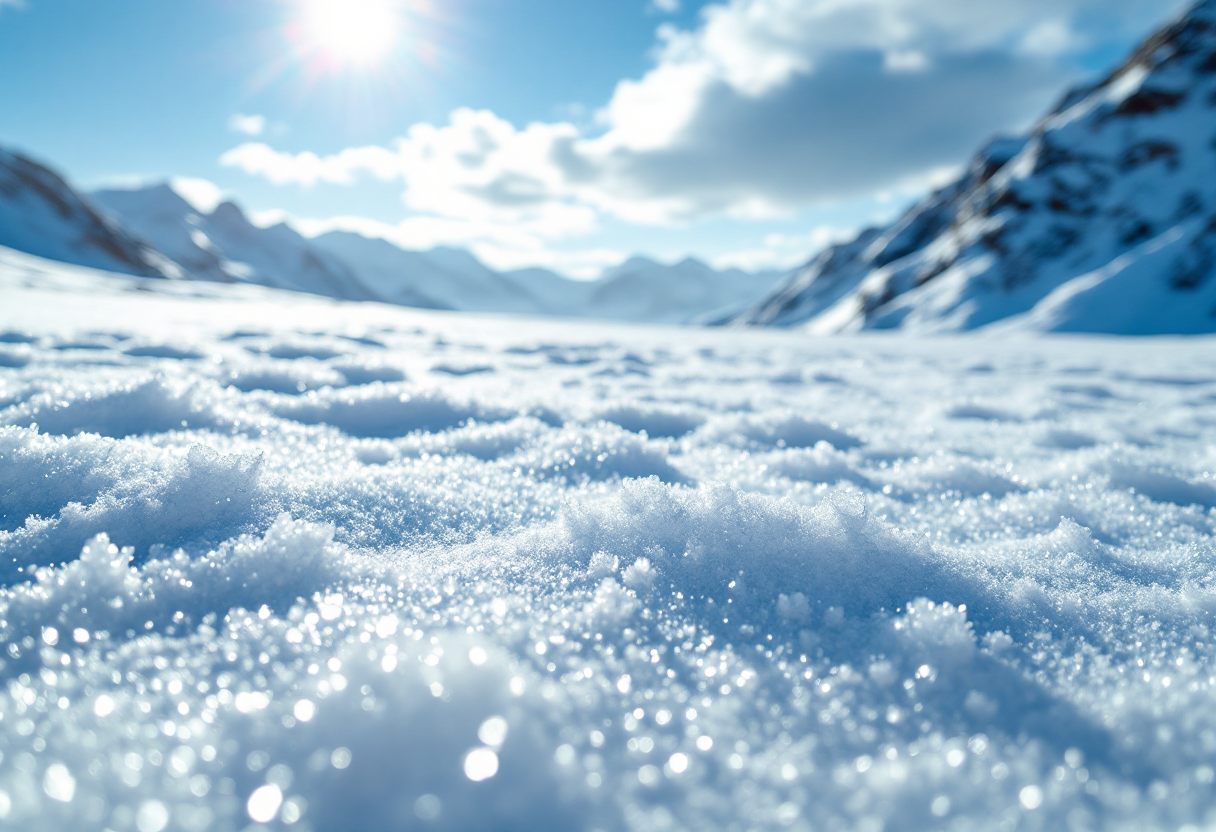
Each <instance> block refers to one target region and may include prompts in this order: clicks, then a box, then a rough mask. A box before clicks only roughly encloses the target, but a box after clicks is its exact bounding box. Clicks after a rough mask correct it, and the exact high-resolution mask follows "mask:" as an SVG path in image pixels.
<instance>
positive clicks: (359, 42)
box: [301, 0, 402, 65]
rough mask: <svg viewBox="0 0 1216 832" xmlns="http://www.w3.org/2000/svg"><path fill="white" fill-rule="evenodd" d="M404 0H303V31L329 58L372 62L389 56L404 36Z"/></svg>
mask: <svg viewBox="0 0 1216 832" xmlns="http://www.w3.org/2000/svg"><path fill="white" fill-rule="evenodd" d="M400 6H401V0H303V7H302V19H301V23H302V24H303V30H304V34H305V36H306V38H307V40H308V41H309V43H310V44H311V45H312V46H313V47H314V48H316V49H317V50H318V51H320V52H322V53H324V54H325V55H326V56H327V57H328V58H330V59H331V60H333V61H334V62H337V63H342V64H359V65H369V64H375V63H378V62H379V61H380V60H381V59H383V58H384V57H386V56H387V55H388V53H389V52H391V51H392V50H393V47H394V46H396V45H397V42H398V40H399V39H400V37H401V25H402V21H401V17H402V14H401V8H400Z"/></svg>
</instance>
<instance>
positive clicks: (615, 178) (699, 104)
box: [221, 0, 1177, 251]
mask: <svg viewBox="0 0 1216 832" xmlns="http://www.w3.org/2000/svg"><path fill="white" fill-rule="evenodd" d="M1172 2H1177V0H1172ZM1161 14H1162V9H1161V6H1160V2H1159V0H1019V2H1016V3H997V2H977V0H850V1H849V2H844V0H728V1H727V2H723V3H719V4H714V5H709V6H706V7H705V8H704V9H703V11H702V15H701V22H700V23H699V24H698V26H697V27H696V28H695V29H692V30H680V29H677V28H676V27H674V26H672V25H670V24H665V25H664V26H662V27H660V29H659V34H658V37H659V51H658V55H657V59H656V65H655V66H654V67H653V68H652V69H651V70H650V71H649V72H647V73H646V74H645V75H643V76H642V77H641V78H639V79H626V80H622V81H621V82H620V83H619V84H618V85H617V88H616V90H615V92H614V94H613V96H612V97H611V99H610V100H609V101H608V102H607V104H606V105H605V106H604V107H603V108H602V110H601V111H600V112H599V114H598V121H599V124H600V128H601V130H600V133H599V135H589V134H588V133H586V132H584V131H582V130H580V128H578V127H577V126H575V125H573V124H569V123H564V122H557V123H534V124H529V125H527V126H525V127H522V128H521V127H516V126H514V125H512V124H510V123H509V122H507V121H505V120H503V119H501V118H499V117H498V116H496V115H495V114H494V113H492V112H490V111H486V110H470V109H461V110H457V111H456V112H454V113H453V114H452V116H451V118H450V120H449V122H448V123H447V124H446V125H432V124H417V125H415V126H414V127H412V128H410V130H409V131H408V132H407V134H406V135H405V136H403V137H402V138H400V139H398V140H397V141H396V142H394V143H392V144H391V145H390V146H387V147H375V146H371V147H358V148H350V149H347V150H344V151H342V152H340V153H336V154H332V155H328V156H319V155H317V154H315V153H311V152H302V153H285V152H282V151H278V150H276V149H274V148H272V147H270V146H269V145H267V144H263V143H248V144H244V145H241V146H240V147H237V148H235V149H233V150H232V151H230V152H228V153H227V154H225V155H224V156H223V158H222V160H221V161H222V163H223V164H225V165H228V166H231V167H236V168H240V169H241V170H244V171H246V172H247V173H249V174H252V175H257V176H261V177H264V178H266V179H268V180H269V181H271V182H274V183H277V184H296V185H301V186H305V187H308V186H314V185H317V184H331V185H351V184H354V183H356V182H359V181H363V180H366V179H369V178H370V179H374V180H380V181H384V182H394V183H398V184H399V185H400V186H401V187H402V189H403V201H404V204H405V206H406V207H407V208H409V209H410V210H411V211H412V212H414V213H415V214H417V215H419V216H416V217H413V218H412V219H410V220H407V221H406V223H405V224H403V225H402V226H401V227H400V228H398V229H397V231H396V232H395V233H398V234H402V235H406V236H409V235H411V234H417V235H418V237H417V238H418V239H421V238H426V239H432V240H433V239H440V238H443V237H444V235H449V236H451V237H452V238H457V237H458V238H460V239H461V240H463V241H469V240H475V241H481V242H482V243H483V244H485V245H494V246H501V247H504V248H511V249H512V250H514V251H526V250H528V246H531V245H533V244H534V243H535V242H536V241H555V240H561V239H566V238H569V237H575V236H579V235H585V234H588V233H590V232H592V231H594V230H595V229H596V228H598V226H599V222H600V220H601V219H602V218H604V217H615V218H618V219H622V220H625V221H627V222H631V223H639V224H649V225H663V224H678V223H685V222H689V221H692V220H696V219H698V218H701V217H706V216H711V215H725V216H732V217H743V218H765V217H773V216H782V215H788V214H789V213H791V212H793V211H794V210H796V209H798V208H801V207H804V206H807V205H811V204H823V203H826V202H830V201H833V200H839V199H847V198H855V197H859V196H865V195H870V196H874V195H881V194H882V193H884V192H886V193H902V192H904V191H906V190H907V189H908V188H909V187H911V186H918V187H926V186H927V185H929V184H937V183H938V182H939V181H940V179H941V173H942V171H943V170H946V171H952V170H956V169H957V166H958V165H959V164H960V163H962V162H964V161H965V160H966V159H967V157H968V156H969V154H970V153H971V152H973V151H974V150H976V149H977V148H978V146H979V145H980V144H981V143H982V142H983V141H984V140H985V139H986V138H987V137H988V136H989V135H991V134H992V133H993V132H994V131H997V130H1001V129H1009V128H1013V127H1019V126H1022V125H1024V124H1026V122H1027V121H1028V120H1029V119H1031V118H1032V117H1034V116H1036V115H1038V114H1039V113H1040V112H1041V111H1042V109H1043V108H1044V107H1045V106H1046V105H1047V104H1048V103H1049V102H1050V101H1051V100H1052V99H1054V98H1056V97H1058V96H1059V94H1060V92H1061V86H1062V85H1063V84H1064V83H1066V82H1067V81H1069V80H1070V79H1072V78H1073V77H1074V74H1075V70H1074V69H1073V68H1072V67H1071V65H1070V64H1069V63H1068V62H1067V58H1068V56H1070V55H1072V54H1074V53H1076V52H1077V51H1078V50H1081V49H1085V48H1089V47H1090V46H1092V45H1094V44H1100V43H1105V42H1109V41H1111V39H1112V38H1113V39H1115V40H1118V39H1119V38H1124V39H1126V38H1128V36H1129V33H1135V34H1140V33H1141V32H1142V31H1145V30H1147V28H1148V26H1149V25H1150V24H1151V23H1152V22H1155V21H1156V20H1157V19H1158V18H1159V17H1160V16H1161ZM1120 42H1123V41H1120ZM520 234H522V235H525V236H526V237H527V240H528V242H525V241H524V240H522V239H520V238H518V235H520ZM508 238H511V241H510V242H506V240H507V239H508ZM537 250H540V249H537ZM546 250H547V249H546Z"/></svg>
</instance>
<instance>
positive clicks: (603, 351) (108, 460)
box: [0, 249, 1216, 832]
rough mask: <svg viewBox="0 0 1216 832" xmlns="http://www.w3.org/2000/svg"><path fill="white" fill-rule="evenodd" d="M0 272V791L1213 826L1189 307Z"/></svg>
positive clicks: (347, 815)
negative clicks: (604, 317)
mask: <svg viewBox="0 0 1216 832" xmlns="http://www.w3.org/2000/svg"><path fill="white" fill-rule="evenodd" d="M0 294H2V295H3V297H4V300H5V302H4V303H3V304H2V305H0V333H3V334H0V356H3V358H2V360H0V575H2V576H3V581H2V582H0V583H2V584H3V587H4V588H3V589H0V656H2V657H3V665H2V666H0V677H2V678H3V682H4V684H3V686H0V725H2V726H3V730H0V755H2V756H0V823H3V824H4V825H5V826H6V827H12V828H17V829H29V830H65V832H76V830H79V829H82V828H89V829H108V830H114V832H128V831H130V832H162V830H199V831H200V832H201V830H250V832H264V830H269V829H301V830H309V829H311V830H316V832H321V830H336V829H340V830H344V832H358V830H369V832H370V831H371V830H375V831H376V832H379V830H384V829H390V828H391V829H417V830H428V829H435V830H472V829H496V830H509V829H519V830H525V829H526V830H536V829H563V830H565V829H570V830H575V829H578V830H588V832H590V830H605V832H607V831H608V830H664V829H689V830H701V829H723V830H740V832H742V830H751V829H776V828H788V829H792V830H825V829H826V830H830V829H848V830H887V832H890V830H909V831H910V832H911V831H912V830H917V831H919V830H935V829H942V830H949V829H967V830H974V829H1009V830H1013V829H1026V830H1060V829H1091V828H1101V829H1111V830H1155V829H1162V830H1164V829H1169V830H1178V829H1199V828H1204V827H1205V826H1206V825H1210V823H1211V822H1212V820H1213V818H1212V814H1211V812H1212V808H1211V807H1212V806H1213V805H1214V802H1213V798H1214V796H1216V795H1214V792H1216V782H1214V781H1216V772H1214V768H1213V764H1212V759H1213V753H1214V752H1216V646H1214V645H1213V634H1212V630H1211V627H1212V615H1213V613H1214V612H1216V548H1214V546H1213V534H1214V533H1216V482H1214V481H1213V476H1212V472H1213V469H1214V466H1216V446H1213V444H1212V442H1211V438H1210V437H1211V430H1210V428H1211V424H1212V422H1213V419H1216V373H1213V371H1212V367H1211V362H1210V360H1209V358H1208V356H1209V355H1210V352H1209V350H1210V348H1211V347H1212V343H1211V342H1210V341H1209V340H1206V339H1202V338H1192V339H1169V338H1158V339H1141V340H1120V339H1113V338H1103V337H1079V336H1078V337H1068V338H1065V337H1038V338H1028V337H1026V336H1024V335H1023V336H1018V335H1007V336H1004V337H989V338H986V339H979V338H975V337H958V338H955V339H919V340H916V339H910V338H907V337H904V336H892V335H872V336H867V337H860V336H851V337H846V336H841V337H836V338H831V339H817V340H816V339H808V338H807V337H806V336H804V335H800V334H796V333H787V332H780V331H740V330H731V331H721V330H719V331H709V330H690V329H674V328H672V329H667V328H662V327H641V326H628V325H619V324H589V323H587V322H577V323H575V322H570V323H562V322H558V321H553V320H540V319H537V320H525V319H518V318H514V319H513V318H510V317H494V316H475V315H467V314H452V313H444V312H427V311H419V310H407V309H401V308H398V307H391V306H385V305H377V304H343V303H336V302H332V301H329V300H326V299H322V298H314V297H308V296H304V295H299V294H291V293H283V292H278V291H274V290H269V289H264V288H261V287H256V286H247V285H231V286H230V285H219V284H215V283H196V282H183V281H164V280H147V279H136V278H126V277H121V276H117V275H106V274H101V273H96V272H90V271H88V270H85V269H75V268H71V267H66V266H62V265H59V264H53V263H50V262H48V261H42V260H38V259H37V258H33V257H30V256H28V255H21V254H17V253H14V252H11V251H8V250H3V249H0ZM453 368H465V369H469V368H477V370H478V371H477V372H467V373H453V372H452V369H453Z"/></svg>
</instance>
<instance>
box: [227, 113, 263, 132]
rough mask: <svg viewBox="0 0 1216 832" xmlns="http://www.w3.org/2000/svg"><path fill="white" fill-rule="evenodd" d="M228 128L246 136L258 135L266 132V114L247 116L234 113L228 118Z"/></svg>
mask: <svg viewBox="0 0 1216 832" xmlns="http://www.w3.org/2000/svg"><path fill="white" fill-rule="evenodd" d="M228 129H229V130H231V131H232V132H234V133H244V134H245V135H246V136H260V135H262V133H264V132H266V116H256V115H255V116H247V115H245V114H243V113H236V114H234V115H233V116H232V117H231V118H229V119H228Z"/></svg>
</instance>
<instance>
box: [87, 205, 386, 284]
mask: <svg viewBox="0 0 1216 832" xmlns="http://www.w3.org/2000/svg"><path fill="white" fill-rule="evenodd" d="M91 198H92V199H93V200H94V201H95V202H97V203H98V204H100V205H101V206H102V207H103V208H105V209H106V210H107V211H109V212H110V213H111V214H112V215H113V216H114V217H115V218H116V219H117V220H118V221H119V222H121V223H122V224H123V225H124V226H125V227H127V228H130V229H132V230H133V231H134V232H135V233H137V234H138V235H139V236H140V237H142V238H144V239H146V240H148V241H150V242H151V243H152V244H153V245H154V246H155V247H156V249H157V250H158V251H159V252H161V253H162V254H164V255H165V256H166V257H168V258H170V259H172V260H173V261H174V262H175V263H177V264H178V265H180V266H181V267H182V268H183V269H184V270H185V271H186V272H187V273H188V274H189V275H190V276H192V277H195V278H199V279H203V280H219V281H224V282H233V281H241V282H246V283H258V284H261V285H264V286H271V287H274V288H277V289H291V290H293V291H299V292H308V293H309V294H314V295H325V296H327V297H335V298H342V299H345V300H371V299H375V298H376V297H377V296H376V294H375V293H374V292H372V291H370V290H369V289H367V288H366V287H365V286H364V285H363V283H362V281H361V280H360V279H359V276H358V275H356V274H355V273H354V272H353V271H352V270H351V269H350V267H349V266H347V265H346V264H345V263H343V262H342V261H341V260H339V259H338V258H336V257H333V256H331V255H329V254H327V253H326V252H325V251H323V250H321V249H320V248H318V247H317V246H315V245H313V244H312V243H311V242H310V241H309V240H307V239H305V238H304V237H302V236H301V235H300V234H298V233H297V232H296V231H294V230H293V229H291V228H290V227H288V226H287V225H282V224H280V225H275V226H272V227H270V228H259V227H258V226H256V225H254V224H253V223H251V222H250V221H249V220H248V218H247V217H246V216H245V215H244V213H243V212H242V211H241V209H240V208H238V207H237V206H236V205H235V204H234V203H231V202H225V203H223V204H221V205H220V206H218V207H217V208H216V209H215V210H214V211H212V212H211V213H210V214H205V213H203V212H200V211H197V210H196V209H195V208H194V207H193V206H192V205H190V203H188V202H187V201H186V200H185V199H183V198H182V197H181V196H180V195H179V194H178V193H177V192H176V191H174V190H173V188H172V187H170V186H169V185H156V186H152V187H148V188H141V189H137V190H108V191H99V192H96V193H94V194H92V195H91Z"/></svg>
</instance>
